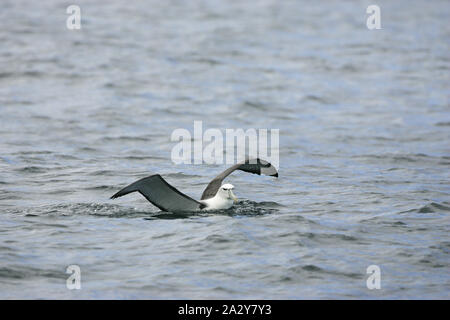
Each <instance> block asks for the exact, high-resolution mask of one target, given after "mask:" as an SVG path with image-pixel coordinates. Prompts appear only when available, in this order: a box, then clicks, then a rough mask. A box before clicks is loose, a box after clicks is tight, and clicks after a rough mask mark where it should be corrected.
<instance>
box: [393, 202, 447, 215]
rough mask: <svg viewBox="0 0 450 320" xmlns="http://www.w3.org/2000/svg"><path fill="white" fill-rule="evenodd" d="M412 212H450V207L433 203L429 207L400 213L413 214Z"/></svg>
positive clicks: (425, 206)
mask: <svg viewBox="0 0 450 320" xmlns="http://www.w3.org/2000/svg"><path fill="white" fill-rule="evenodd" d="M411 212H417V213H439V212H450V207H448V206H445V205H443V204H440V203H436V202H431V203H429V204H427V205H424V206H422V207H420V208H415V209H410V210H406V211H402V212H400V213H401V214H404V213H411Z"/></svg>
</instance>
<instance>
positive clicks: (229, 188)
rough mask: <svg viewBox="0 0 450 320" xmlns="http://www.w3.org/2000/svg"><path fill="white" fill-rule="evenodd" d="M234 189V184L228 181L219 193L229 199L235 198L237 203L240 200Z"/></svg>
mask: <svg viewBox="0 0 450 320" xmlns="http://www.w3.org/2000/svg"><path fill="white" fill-rule="evenodd" d="M233 189H234V186H233V185H232V184H230V183H226V184H224V185H222V186H221V187H220V189H219V193H220V195H221V196H222V197H224V198H226V199H229V200H233V201H234V203H236V202H238V199H237V198H236V196H235V195H234V193H233Z"/></svg>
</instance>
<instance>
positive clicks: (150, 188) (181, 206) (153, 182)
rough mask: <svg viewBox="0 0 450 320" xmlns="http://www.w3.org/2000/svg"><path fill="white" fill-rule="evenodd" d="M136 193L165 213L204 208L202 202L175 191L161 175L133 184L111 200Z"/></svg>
mask: <svg viewBox="0 0 450 320" xmlns="http://www.w3.org/2000/svg"><path fill="white" fill-rule="evenodd" d="M135 191H138V192H139V193H140V194H142V195H143V196H144V197H145V198H146V199H147V200H148V201H150V202H151V203H152V204H153V205H155V206H157V207H158V208H159V209H161V210H163V211H171V212H181V211H196V210H199V209H201V208H202V207H203V206H204V205H203V204H201V203H200V202H198V201H196V200H194V199H192V198H191V197H189V196H187V195H185V194H183V193H181V192H180V191H178V190H177V189H175V188H174V187H173V186H171V185H170V184H168V183H167V181H166V180H164V179H163V178H162V177H161V176H160V175H159V174H155V175H152V176H149V177H147V178H143V179H141V180H138V181H136V182H133V183H132V184H130V185H129V186H127V187H125V188H123V189H122V190H120V191H119V192H117V193H116V194H115V195H113V196H112V197H111V199H115V198H118V197H121V196H124V195H126V194H129V193H131V192H135Z"/></svg>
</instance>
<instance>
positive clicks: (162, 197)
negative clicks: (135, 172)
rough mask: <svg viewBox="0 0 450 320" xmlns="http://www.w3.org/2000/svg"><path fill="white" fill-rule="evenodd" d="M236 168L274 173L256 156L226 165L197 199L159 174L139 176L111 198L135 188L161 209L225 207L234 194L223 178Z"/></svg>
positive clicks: (271, 174)
mask: <svg viewBox="0 0 450 320" xmlns="http://www.w3.org/2000/svg"><path fill="white" fill-rule="evenodd" d="M236 170H240V171H244V172H249V173H253V174H258V175H261V174H263V175H266V176H272V177H278V171H277V169H276V168H275V167H274V166H273V165H271V164H270V163H269V162H267V161H265V160H262V159H259V158H256V159H246V160H244V161H242V162H240V163H238V164H235V165H234V166H232V167H230V168H228V169H226V170H225V171H223V172H222V173H221V174H219V175H218V176H217V177H215V178H214V179H213V180H211V182H210V183H209V184H208V186H207V187H206V189H205V191H203V194H202V197H201V199H200V200H199V201H197V200H194V199H192V198H191V197H189V196H188V195H186V194H184V193H182V192H180V191H178V190H177V189H176V188H175V187H173V186H172V185H170V184H169V183H168V182H167V181H166V180H164V179H163V178H162V177H161V176H160V175H159V174H154V175H151V176H149V177H146V178H143V179H140V180H138V181H136V182H133V183H132V184H130V185H128V186H126V187H125V188H123V189H122V190H120V191H119V192H117V193H116V194H114V195H113V196H112V197H111V199H116V198H118V197H122V196H124V195H126V194H129V193H132V192H136V191H137V192H139V193H140V194H142V195H143V196H144V197H145V198H146V199H147V200H148V201H149V202H150V203H151V204H153V205H154V206H156V207H158V208H159V209H160V210H162V211H170V212H183V211H200V210H222V209H229V208H231V207H232V206H233V203H236V202H237V198H236V196H235V195H234V193H233V189H234V186H233V185H232V184H230V183H226V184H223V185H222V182H223V180H224V179H225V178H226V177H228V176H229V175H230V174H231V173H233V172H234V171H236Z"/></svg>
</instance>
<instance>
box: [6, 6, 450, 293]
mask: <svg viewBox="0 0 450 320" xmlns="http://www.w3.org/2000/svg"><path fill="white" fill-rule="evenodd" d="M76 4H77V5H79V6H80V8H81V30H68V29H67V27H66V19H67V18H68V16H69V15H68V14H67V13H66V8H67V6H68V3H67V1H56V0H49V1H41V2H36V1H34V2H33V1H22V0H5V1H2V2H1V4H0V299H14V298H22V299H55V298H56V299H90V298H94V299H173V298H187V299H206V298H208V299H259V298H268V299H332V298H336V299H358V298H362V299H421V298H423V299H432V298H437V299H449V298H450V269H449V264H450V236H449V233H450V218H449V216H450V183H449V181H450V170H449V169H450V77H449V76H450V25H449V21H450V2H449V1H439V0H436V1H406V0H405V1H386V0H383V1H381V0H379V1H376V4H377V5H379V6H380V8H381V27H382V28H381V29H380V30H368V28H367V27H366V19H367V17H368V16H369V15H368V14H367V13H366V8H367V6H368V5H370V4H373V1H320V2H317V1H316V2H311V1H269V0H266V1H250V2H249V1H218V0H217V1H215V0H211V1H132V0H129V1H95V2H94V1H87V0H83V1H81V0H77V1H76ZM194 121H202V122H203V127H204V129H207V128H218V129H220V130H223V131H224V130H225V129H227V128H231V129H237V128H243V129H249V128H255V129H259V128H266V129H280V136H279V141H280V148H279V178H278V179H275V178H271V177H263V176H257V175H251V174H246V173H242V172H236V173H234V174H233V175H231V176H230V177H229V178H228V179H227V180H226V181H227V182H229V183H232V184H233V185H234V186H235V194H236V196H237V197H238V198H239V199H240V202H239V203H238V204H237V205H235V206H234V207H233V208H232V209H229V210H225V211H220V212H213V213H186V214H174V213H164V212H161V211H159V210H158V209H157V208H156V207H154V206H152V205H151V204H150V203H148V202H147V201H146V200H145V199H144V198H143V197H142V196H141V195H139V194H137V193H134V194H130V195H127V196H126V197H122V198H119V199H116V200H109V197H110V196H111V195H112V194H114V193H115V192H117V191H118V190H120V188H122V187H124V186H126V185H127V184H129V183H131V182H133V181H135V180H137V179H140V178H143V177H145V176H148V175H150V174H155V173H159V174H161V175H162V176H163V177H164V178H165V179H166V180H167V181H168V182H169V183H170V184H172V185H173V186H175V187H176V188H178V189H179V190H180V191H182V192H185V193H186V194H188V195H189V196H191V197H193V198H196V199H199V198H200V195H201V193H202V191H203V189H204V188H205V186H206V185H207V183H208V182H209V181H210V180H211V179H212V178H213V177H214V176H215V175H217V174H218V173H220V172H221V171H223V170H224V169H226V168H227V167H228V165H226V164H223V165H207V164H203V165H199V164H197V165H195V164H192V165H189V164H183V165H176V164H174V163H173V162H172V160H171V151H172V148H173V147H174V146H175V144H176V143H175V142H173V141H171V134H172V132H173V131H174V130H175V129H177V128H184V129H187V130H189V131H190V132H192V131H193V125H194ZM70 265H77V266H79V268H80V270H81V275H80V276H81V278H80V280H81V289H79V290H76V289H74V290H69V289H68V288H67V283H66V281H67V279H68V278H69V276H70V274H68V273H66V269H67V267H68V266H70ZM372 265H375V266H378V267H379V269H380V289H372V290H370V289H368V287H367V279H368V278H369V276H370V274H368V273H367V268H368V267H369V266H372Z"/></svg>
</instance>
